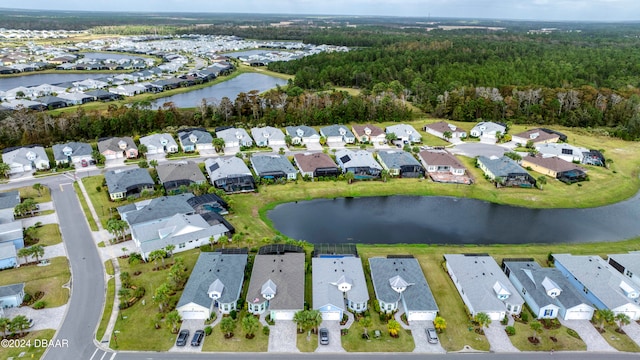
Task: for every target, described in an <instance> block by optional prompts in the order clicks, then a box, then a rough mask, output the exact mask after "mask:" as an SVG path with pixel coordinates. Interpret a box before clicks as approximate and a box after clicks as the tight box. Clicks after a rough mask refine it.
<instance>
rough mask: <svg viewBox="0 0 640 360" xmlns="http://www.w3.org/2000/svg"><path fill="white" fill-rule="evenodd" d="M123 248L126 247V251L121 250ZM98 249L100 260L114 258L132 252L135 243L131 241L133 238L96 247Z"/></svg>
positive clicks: (134, 250)
mask: <svg viewBox="0 0 640 360" xmlns="http://www.w3.org/2000/svg"><path fill="white" fill-rule="evenodd" d="M94 236H96V234H95V233H94ZM102 241H104V240H102ZM105 244H108V241H107V242H105ZM123 248H126V249H127V251H126V252H125V251H123V250H122V249H123ZM98 251H99V252H100V257H101V258H102V260H105V261H106V260H109V259H115V258H118V257H120V256H124V255H129V254H131V253H133V252H136V244H135V243H134V242H133V240H129V241H125V242H121V243H117V244H115V245H109V246H105V247H101V248H98Z"/></svg>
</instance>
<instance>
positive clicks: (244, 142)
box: [216, 128, 253, 148]
mask: <svg viewBox="0 0 640 360" xmlns="http://www.w3.org/2000/svg"><path fill="white" fill-rule="evenodd" d="M216 137H218V138H221V139H223V140H224V146H225V147H228V148H229V147H239V146H245V147H249V146H253V140H252V139H251V136H249V133H247V130H245V129H242V128H230V129H225V130H221V131H216Z"/></svg>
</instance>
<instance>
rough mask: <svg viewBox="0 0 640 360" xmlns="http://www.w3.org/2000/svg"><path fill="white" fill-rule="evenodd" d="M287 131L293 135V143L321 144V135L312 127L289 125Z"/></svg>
mask: <svg viewBox="0 0 640 360" xmlns="http://www.w3.org/2000/svg"><path fill="white" fill-rule="evenodd" d="M285 132H286V133H287V135H289V136H290V137H291V143H293V144H295V145H308V144H320V135H319V134H318V132H317V131H316V130H315V129H314V128H312V127H309V126H304V125H300V126H287V127H286V128H285Z"/></svg>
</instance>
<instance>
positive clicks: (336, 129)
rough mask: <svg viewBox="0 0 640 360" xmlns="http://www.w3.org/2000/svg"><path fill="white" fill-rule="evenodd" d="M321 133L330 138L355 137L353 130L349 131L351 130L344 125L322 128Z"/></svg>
mask: <svg viewBox="0 0 640 360" xmlns="http://www.w3.org/2000/svg"><path fill="white" fill-rule="evenodd" d="M320 133H322V135H324V136H326V137H329V136H340V137H347V138H353V137H354V136H353V133H352V132H351V130H349V128H348V127H346V126H344V125H329V126H325V127H323V128H320Z"/></svg>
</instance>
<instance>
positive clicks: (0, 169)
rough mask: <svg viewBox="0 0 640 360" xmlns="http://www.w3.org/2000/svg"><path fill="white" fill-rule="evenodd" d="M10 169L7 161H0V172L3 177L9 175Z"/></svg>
mask: <svg viewBox="0 0 640 360" xmlns="http://www.w3.org/2000/svg"><path fill="white" fill-rule="evenodd" d="M10 171H11V166H10V165H9V164H7V163H3V162H0V173H1V174H2V176H4V177H9V172H10Z"/></svg>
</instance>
